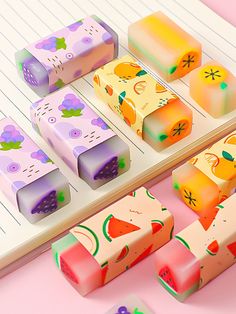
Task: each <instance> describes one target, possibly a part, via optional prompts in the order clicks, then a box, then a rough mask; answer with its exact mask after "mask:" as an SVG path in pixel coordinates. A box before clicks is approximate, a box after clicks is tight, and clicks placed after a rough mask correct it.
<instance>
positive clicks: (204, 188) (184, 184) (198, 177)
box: [172, 131, 236, 215]
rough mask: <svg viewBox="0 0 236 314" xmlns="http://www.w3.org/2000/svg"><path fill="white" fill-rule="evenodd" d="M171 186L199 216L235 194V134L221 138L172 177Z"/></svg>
mask: <svg viewBox="0 0 236 314" xmlns="http://www.w3.org/2000/svg"><path fill="white" fill-rule="evenodd" d="M172 178H173V186H174V189H175V190H176V191H177V193H178V195H179V196H180V197H181V198H182V200H183V201H184V202H185V204H186V205H187V206H188V207H190V208H191V209H192V210H194V211H196V212H197V213H198V214H199V215H202V214H204V212H205V210H208V209H209V208H214V207H215V206H216V205H217V204H219V203H220V202H222V201H223V200H224V199H226V198H227V197H229V196H230V195H232V194H233V193H234V192H235V188H236V131H234V132H232V133H230V134H229V135H227V136H226V137H224V138H222V139H221V140H219V141H218V142H216V143H215V144H213V145H212V146H210V147H209V148H207V149H205V150H204V151H203V152H201V153H200V154H198V155H196V156H195V157H193V158H192V159H191V160H189V161H188V162H187V163H185V164H183V165H182V166H180V167H179V168H177V169H175V170H174V171H173V173H172Z"/></svg>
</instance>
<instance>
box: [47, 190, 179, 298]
mask: <svg viewBox="0 0 236 314" xmlns="http://www.w3.org/2000/svg"><path fill="white" fill-rule="evenodd" d="M173 225H174V221H173V217H172V215H171V213H170V212H169V211H168V210H166V208H164V207H162V205H161V203H160V202H159V201H158V200H157V199H156V198H155V197H154V196H153V195H152V194H151V193H150V192H149V191H148V190H146V189H145V188H143V187H142V188H139V189H138V190H136V191H134V192H131V193H130V194H129V195H127V196H126V197H124V198H122V199H120V200H119V201H117V202H115V203H114V204H112V205H110V206H108V207H107V208H105V209H104V210H102V211H101V212H99V213H98V214H96V215H95V216H93V217H91V218H89V219H87V220H85V221H84V222H83V223H81V224H79V225H77V226H75V227H74V228H72V229H71V230H70V233H69V234H68V235H66V236H65V237H63V238H61V239H60V240H58V241H56V242H54V243H53V244H52V253H53V256H54V259H55V262H56V264H57V266H58V268H59V269H60V271H61V272H62V273H63V274H64V276H65V278H66V279H67V280H68V281H69V282H70V283H71V284H72V286H73V287H74V288H76V289H77V290H78V292H79V293H80V294H81V295H83V296H84V295H86V294H88V293H89V292H92V291H93V290H95V289H96V288H98V287H101V286H103V285H105V284H106V283H107V282H109V281H111V280H112V279H114V278H115V277H117V276H118V275H120V274H121V273H123V272H124V271H125V270H127V269H129V268H131V267H133V266H135V265H136V264H137V263H139V262H140V261H141V260H142V259H144V258H145V257H147V256H148V255H150V254H151V253H152V252H154V251H155V250H157V249H158V248H160V247H161V246H162V245H164V244H165V243H167V242H168V241H169V240H170V239H171V237H172V233H173Z"/></svg>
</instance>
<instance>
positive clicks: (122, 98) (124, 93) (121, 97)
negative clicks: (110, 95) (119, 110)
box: [119, 91, 126, 105]
mask: <svg viewBox="0 0 236 314" xmlns="http://www.w3.org/2000/svg"><path fill="white" fill-rule="evenodd" d="M125 96H126V91H123V92H122V93H120V95H119V104H120V105H121V104H122V102H123V100H124V99H125Z"/></svg>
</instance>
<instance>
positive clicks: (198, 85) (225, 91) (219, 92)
mask: <svg viewBox="0 0 236 314" xmlns="http://www.w3.org/2000/svg"><path fill="white" fill-rule="evenodd" d="M190 95H191V97H192V98H193V99H194V100H195V101H196V102H197V104H198V105H199V106H201V107H202V108H203V109H204V110H206V111H207V112H208V113H209V114H210V115H212V116H213V117H214V118H218V117H220V116H222V115H224V114H226V113H229V112H231V111H232V110H235V109H236V77H235V76H233V74H232V73H231V72H230V71H229V70H227V69H226V68H225V67H223V66H222V65H221V64H219V63H218V62H216V61H210V62H208V63H205V64H204V65H202V66H201V67H199V68H198V69H195V70H194V71H193V72H192V73H191V74H190Z"/></svg>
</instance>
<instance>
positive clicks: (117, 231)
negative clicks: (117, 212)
mask: <svg viewBox="0 0 236 314" xmlns="http://www.w3.org/2000/svg"><path fill="white" fill-rule="evenodd" d="M139 229H140V227H138V226H135V225H133V224H131V223H129V222H127V221H124V220H120V219H117V218H115V217H114V216H113V215H109V216H108V217H107V218H106V219H105V221H104V223H103V227H102V230H103V234H104V236H105V238H106V239H107V240H108V241H109V242H111V241H112V239H114V238H118V237H121V236H123V235H125V234H127V233H131V232H134V231H137V230H139Z"/></svg>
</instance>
